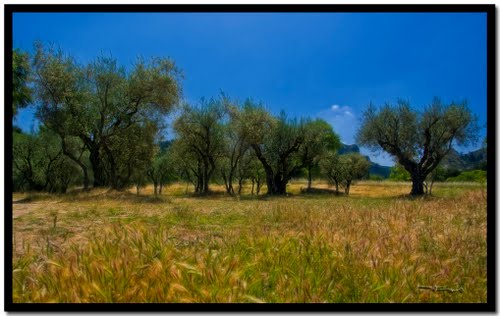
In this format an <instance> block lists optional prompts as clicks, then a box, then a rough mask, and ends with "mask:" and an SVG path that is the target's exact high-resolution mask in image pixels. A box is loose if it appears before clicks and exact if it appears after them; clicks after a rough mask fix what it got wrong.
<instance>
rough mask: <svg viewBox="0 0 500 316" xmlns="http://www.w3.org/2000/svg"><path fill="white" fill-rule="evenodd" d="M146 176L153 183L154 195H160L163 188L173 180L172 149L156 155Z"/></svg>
mask: <svg viewBox="0 0 500 316" xmlns="http://www.w3.org/2000/svg"><path fill="white" fill-rule="evenodd" d="M147 175H148V177H149V179H150V180H151V181H152V182H153V186H154V194H155V195H156V194H161V193H162V189H163V186H164V185H166V184H168V183H170V182H172V181H173V180H175V167H174V160H173V154H172V147H169V148H168V149H166V150H163V151H159V152H158V154H156V156H155V157H154V160H153V162H152V163H151V165H150V166H149V169H148V170H147ZM158 189H159V190H158Z"/></svg>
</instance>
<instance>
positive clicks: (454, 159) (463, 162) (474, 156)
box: [441, 148, 487, 170]
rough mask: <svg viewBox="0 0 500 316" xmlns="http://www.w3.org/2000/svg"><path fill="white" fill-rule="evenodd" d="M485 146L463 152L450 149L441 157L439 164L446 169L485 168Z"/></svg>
mask: <svg viewBox="0 0 500 316" xmlns="http://www.w3.org/2000/svg"><path fill="white" fill-rule="evenodd" d="M486 156H487V154H486V148H481V149H478V150H474V151H471V152H468V153H465V154H461V153H459V152H458V151H456V150H454V149H452V150H451V152H450V153H449V154H448V155H447V156H446V157H444V158H443V161H442V162H441V166H442V167H444V168H446V169H455V170H473V169H482V170H486V159H487V157H486Z"/></svg>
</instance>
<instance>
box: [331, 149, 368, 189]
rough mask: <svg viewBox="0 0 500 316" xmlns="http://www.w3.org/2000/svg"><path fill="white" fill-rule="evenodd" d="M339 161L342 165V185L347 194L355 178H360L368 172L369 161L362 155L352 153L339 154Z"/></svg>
mask: <svg viewBox="0 0 500 316" xmlns="http://www.w3.org/2000/svg"><path fill="white" fill-rule="evenodd" d="M339 163H340V164H341V165H342V166H343V171H344V172H343V179H342V182H341V183H342V186H343V187H344V189H345V193H346V195H348V194H349V190H350V188H351V184H353V182H354V181H355V180H359V179H362V178H363V177H365V176H366V175H367V174H368V170H369V169H370V162H369V161H368V160H367V159H366V158H365V157H364V156H362V155H360V154H356V153H352V154H346V155H341V156H340V157H339Z"/></svg>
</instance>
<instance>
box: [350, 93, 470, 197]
mask: <svg viewBox="0 0 500 316" xmlns="http://www.w3.org/2000/svg"><path fill="white" fill-rule="evenodd" d="M476 122H477V118H476V117H475V116H474V115H473V114H472V112H471V111H470V109H469V108H468V107H467V103H466V102H462V103H451V104H449V105H443V104H442V103H441V101H440V100H439V99H437V98H436V99H434V100H433V102H432V103H431V105H430V106H428V107H426V108H425V109H424V111H423V112H417V111H415V110H414V109H412V108H411V107H410V105H409V103H408V102H406V101H402V100H399V101H398V103H397V105H395V106H393V105H390V104H386V105H385V106H382V107H380V108H378V109H377V108H376V107H375V106H373V105H371V104H370V106H369V107H368V108H367V110H366V111H365V112H364V113H363V119H362V124H361V128H360V130H359V131H358V134H357V140H358V142H359V143H360V144H362V145H365V146H368V147H371V148H372V149H383V150H384V151H386V152H387V153H389V154H390V155H392V156H393V157H394V158H395V159H396V160H397V162H398V163H399V164H400V165H401V166H403V167H404V168H405V169H406V170H407V171H408V172H409V173H410V175H411V178H412V181H413V187H412V192H411V194H413V195H420V194H423V193H424V190H423V181H424V179H425V178H426V177H427V175H428V174H429V173H430V172H431V171H432V170H434V169H435V168H436V167H437V166H438V165H439V163H440V162H441V160H442V159H443V158H444V157H445V156H446V155H447V154H448V153H449V152H450V150H451V149H452V145H453V144H457V145H467V144H469V143H471V142H473V141H475V140H476V135H477V130H478V128H477V123H476Z"/></svg>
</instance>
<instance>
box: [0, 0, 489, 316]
mask: <svg viewBox="0 0 500 316" xmlns="http://www.w3.org/2000/svg"><path fill="white" fill-rule="evenodd" d="M23 12H24V13H26V12H33V13H43V12H45V13H46V12H65V13H69V12H116V13H123V12H141V13H146V12H179V13H181V12H183V13H187V12H290V13H292V12H352V13H396V12H398V13H411V12H413V13H432V12H440V13H445V12H450V13H457V12H478V13H485V14H486V19H487V22H486V28H487V44H486V45H487V85H486V86H487V92H486V93H487V117H488V118H489V120H488V122H487V142H488V149H487V161H488V175H487V192H490V194H488V195H487V202H488V207H487V254H488V256H487V278H488V279H487V302H486V303H394V304H391V303H357V304H349V303H340V304H333V303H328V304H312V303H310V304H299V303H280V304H275V303H268V304H251V303H203V304H201V303H200V304H183V303H160V304H152V303H151V304H146V305H144V304H140V303H139V304H136V303H58V304H47V303H14V302H13V295H12V251H13V246H12V241H13V237H12V221H13V219H12V119H11V117H12V107H11V106H10V105H9V106H8V104H11V103H12V93H7V91H12V87H11V86H12V82H11V78H10V77H9V76H8V74H11V73H12V62H10V61H11V60H12V48H13V34H12V27H13V25H12V20H13V14H14V13H23ZM4 23H5V25H4V27H5V28H4V30H5V31H4V32H5V34H4V44H5V48H4V50H5V51H4V54H5V55H4V56H5V59H4V69H5V77H4V80H5V100H4V101H5V102H4V105H5V110H4V119H5V121H4V133H5V139H4V144H5V149H4V150H5V156H4V159H5V161H4V167H5V171H4V172H5V177H4V180H5V188H4V197H5V205H4V206H5V208H4V209H5V212H4V220H5V230H4V238H5V239H4V246H5V253H4V256H5V257H4V258H5V275H4V277H5V281H4V285H5V296H4V299H5V307H4V310H5V311H8V312H24V311H45V312H47V311H57V312H84V311H115V312H118V311H119V312H144V311H151V312H158V311H164V312H166V311H181V312H189V311H199V312H214V311H223V312H258V311H281V312H312V311H314V312H332V311H351V312H355V311H377V312H381V311H385V312H416V311H429V312H433V311H436V312H437V311H441V312H496V310H497V309H496V305H497V302H496V285H497V276H496V263H497V260H496V259H497V253H496V213H495V211H496V198H495V196H496V159H495V158H496V8H495V5H494V4H466V5H448V4H446V5H442V4H440V5H428V4H423V5H415V4H382V5H375V4H370V5H364V4H363V5H351V4H312V5H311V4H307V5H306V4H293V5H292V4H287V5H282V4H268V5H261V4H201V5H200V4H194V5H192V4H170V5H166V4H150V5H136V4H127V5H122V4H119V5H114V4H112V5H110V4H102V5H99V4H72V5H71V4H70V5H67V4H62V5H61V4H37V5H33V4H10V5H9V4H6V5H4Z"/></svg>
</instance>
